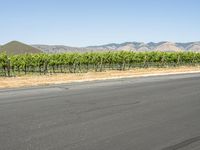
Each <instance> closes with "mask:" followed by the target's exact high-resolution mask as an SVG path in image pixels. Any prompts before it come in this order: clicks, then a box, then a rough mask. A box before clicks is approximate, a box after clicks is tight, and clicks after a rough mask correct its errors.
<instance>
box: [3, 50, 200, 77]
mask: <svg viewBox="0 0 200 150" xmlns="http://www.w3.org/2000/svg"><path fill="white" fill-rule="evenodd" d="M199 63H200V53H195V52H178V53H175V52H130V51H120V52H88V53H63V54H44V53H42V54H24V55H13V56H8V55H7V54H6V53H1V54H0V75H1V76H12V75H18V74H27V73H39V74H46V73H77V72H88V71H104V70H127V69H130V68H135V67H167V66H179V65H196V64H199Z"/></svg>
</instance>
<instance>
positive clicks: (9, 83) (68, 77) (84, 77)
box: [0, 67, 200, 88]
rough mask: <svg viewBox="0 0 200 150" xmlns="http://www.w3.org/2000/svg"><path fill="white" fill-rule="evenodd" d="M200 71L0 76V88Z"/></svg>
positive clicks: (185, 68) (168, 69)
mask: <svg viewBox="0 0 200 150" xmlns="http://www.w3.org/2000/svg"><path fill="white" fill-rule="evenodd" d="M190 71H200V67H178V68H147V69H144V68H142V69H141V68H140V69H133V70H128V71H106V72H89V73H80V74H55V75H32V76H30V75H26V76H21V77H12V78H4V77H0V88H15V87H26V86H37V85H48V84H59V83H70V82H82V81H92V80H103V79H109V78H121V77H138V76H142V75H148V74H165V73H176V72H190Z"/></svg>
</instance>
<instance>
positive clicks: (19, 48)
mask: <svg viewBox="0 0 200 150" xmlns="http://www.w3.org/2000/svg"><path fill="white" fill-rule="evenodd" d="M4 51H5V52H6V53H7V54H10V55H15V54H25V53H42V51H41V50H39V49H37V48H35V47H32V46H30V45H27V44H24V43H21V42H18V41H11V42H9V43H7V44H5V45H2V46H0V52H4Z"/></svg>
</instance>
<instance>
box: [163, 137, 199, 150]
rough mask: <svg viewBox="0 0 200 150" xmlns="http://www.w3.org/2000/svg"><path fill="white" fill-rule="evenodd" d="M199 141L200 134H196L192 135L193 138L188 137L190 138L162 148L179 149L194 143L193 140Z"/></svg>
mask: <svg viewBox="0 0 200 150" xmlns="http://www.w3.org/2000/svg"><path fill="white" fill-rule="evenodd" d="M198 141H200V136H196V137H193V138H190V139H187V140H185V141H182V142H180V143H178V144H175V145H171V146H169V147H166V148H164V149H162V150H179V149H181V148H184V147H186V146H188V145H190V144H192V143H195V142H198Z"/></svg>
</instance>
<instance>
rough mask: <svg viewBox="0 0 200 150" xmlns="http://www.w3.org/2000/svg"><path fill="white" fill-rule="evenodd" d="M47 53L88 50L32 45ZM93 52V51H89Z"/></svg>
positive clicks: (83, 50)
mask: <svg viewBox="0 0 200 150" xmlns="http://www.w3.org/2000/svg"><path fill="white" fill-rule="evenodd" d="M31 46H33V47H35V48H37V49H39V50H41V51H43V52H45V53H65V52H85V51H87V50H86V49H87V48H78V47H70V46H64V45H31ZM88 51H91V50H88Z"/></svg>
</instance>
